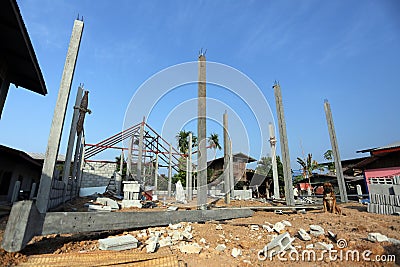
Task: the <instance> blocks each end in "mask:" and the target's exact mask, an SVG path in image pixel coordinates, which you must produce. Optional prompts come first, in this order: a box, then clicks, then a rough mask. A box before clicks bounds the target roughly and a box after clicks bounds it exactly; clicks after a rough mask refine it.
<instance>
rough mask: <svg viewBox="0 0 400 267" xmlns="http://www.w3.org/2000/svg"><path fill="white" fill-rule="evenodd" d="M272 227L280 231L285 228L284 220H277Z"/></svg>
mask: <svg viewBox="0 0 400 267" xmlns="http://www.w3.org/2000/svg"><path fill="white" fill-rule="evenodd" d="M272 229H273V230H274V231H276V232H277V233H280V232H281V231H282V230H283V229H285V225H284V224H283V223H282V222H277V223H275V224H274V227H273V228H272Z"/></svg>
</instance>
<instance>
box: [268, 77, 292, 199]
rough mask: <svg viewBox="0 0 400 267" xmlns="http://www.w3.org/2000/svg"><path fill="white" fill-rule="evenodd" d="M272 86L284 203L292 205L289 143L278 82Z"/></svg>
mask: <svg viewBox="0 0 400 267" xmlns="http://www.w3.org/2000/svg"><path fill="white" fill-rule="evenodd" d="M273 88H274V92H275V102H276V113H277V116H278V125H279V137H280V143H281V154H282V165H283V176H284V179H285V199H286V205H288V206H294V195H293V181H292V169H291V167H290V156H289V144H288V139H287V134H286V122H285V114H284V111H283V104H282V93H281V87H280V85H279V84H277V83H275V84H274V86H273Z"/></svg>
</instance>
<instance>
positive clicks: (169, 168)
mask: <svg viewBox="0 0 400 267" xmlns="http://www.w3.org/2000/svg"><path fill="white" fill-rule="evenodd" d="M171 188H172V145H169V159H168V197H171Z"/></svg>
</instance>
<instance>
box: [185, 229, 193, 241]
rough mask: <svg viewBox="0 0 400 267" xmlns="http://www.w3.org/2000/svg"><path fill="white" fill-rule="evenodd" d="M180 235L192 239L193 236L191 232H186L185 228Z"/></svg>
mask: <svg viewBox="0 0 400 267" xmlns="http://www.w3.org/2000/svg"><path fill="white" fill-rule="evenodd" d="M182 236H183V237H184V238H186V239H192V238H193V235H192V233H190V232H188V231H186V230H185V231H183V232H182Z"/></svg>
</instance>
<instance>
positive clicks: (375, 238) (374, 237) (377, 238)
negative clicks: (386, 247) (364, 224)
mask: <svg viewBox="0 0 400 267" xmlns="http://www.w3.org/2000/svg"><path fill="white" fill-rule="evenodd" d="M367 239H368V240H369V241H372V242H385V241H389V240H388V237H387V236H385V235H382V234H381V233H369V234H368V237H367Z"/></svg>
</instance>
